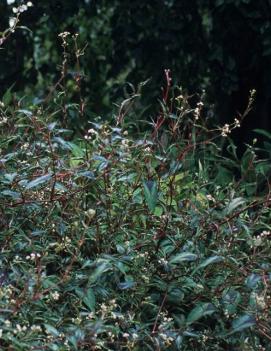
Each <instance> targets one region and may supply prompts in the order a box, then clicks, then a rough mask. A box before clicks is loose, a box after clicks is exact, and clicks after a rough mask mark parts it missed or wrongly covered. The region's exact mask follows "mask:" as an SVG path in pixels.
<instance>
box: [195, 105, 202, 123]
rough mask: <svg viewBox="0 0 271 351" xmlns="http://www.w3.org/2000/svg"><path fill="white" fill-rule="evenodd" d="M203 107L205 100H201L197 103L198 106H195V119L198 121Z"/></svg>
mask: <svg viewBox="0 0 271 351" xmlns="http://www.w3.org/2000/svg"><path fill="white" fill-rule="evenodd" d="M202 107H203V102H202V101H200V102H198V103H197V107H196V108H195V110H194V117H195V120H196V121H197V120H198V119H199V117H200V112H201V109H202Z"/></svg>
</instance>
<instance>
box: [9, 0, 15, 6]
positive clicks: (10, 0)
mask: <svg viewBox="0 0 271 351" xmlns="http://www.w3.org/2000/svg"><path fill="white" fill-rule="evenodd" d="M14 2H15V0H7V4H8V5H12V4H14Z"/></svg>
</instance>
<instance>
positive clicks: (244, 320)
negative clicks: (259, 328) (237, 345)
mask: <svg viewBox="0 0 271 351" xmlns="http://www.w3.org/2000/svg"><path fill="white" fill-rule="evenodd" d="M255 324H256V319H255V317H253V316H251V315H249V314H245V315H243V316H241V317H239V318H237V319H235V320H234V321H233V322H232V329H233V331H232V333H236V332H239V331H241V330H243V329H246V328H250V327H253V325H255Z"/></svg>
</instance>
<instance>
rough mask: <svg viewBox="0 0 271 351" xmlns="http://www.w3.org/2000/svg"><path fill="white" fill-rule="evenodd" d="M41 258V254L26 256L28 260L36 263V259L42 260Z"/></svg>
mask: <svg viewBox="0 0 271 351" xmlns="http://www.w3.org/2000/svg"><path fill="white" fill-rule="evenodd" d="M40 257H41V256H40V254H39V253H34V252H32V253H31V254H30V255H28V256H26V260H31V261H35V259H36V258H40Z"/></svg>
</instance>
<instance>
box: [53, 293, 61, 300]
mask: <svg viewBox="0 0 271 351" xmlns="http://www.w3.org/2000/svg"><path fill="white" fill-rule="evenodd" d="M51 298H52V299H53V300H54V301H58V300H59V298H60V295H59V293H58V292H57V291H54V292H52V293H51Z"/></svg>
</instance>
